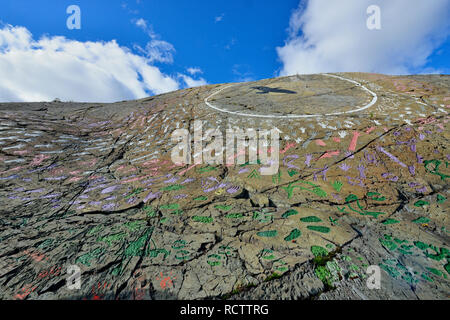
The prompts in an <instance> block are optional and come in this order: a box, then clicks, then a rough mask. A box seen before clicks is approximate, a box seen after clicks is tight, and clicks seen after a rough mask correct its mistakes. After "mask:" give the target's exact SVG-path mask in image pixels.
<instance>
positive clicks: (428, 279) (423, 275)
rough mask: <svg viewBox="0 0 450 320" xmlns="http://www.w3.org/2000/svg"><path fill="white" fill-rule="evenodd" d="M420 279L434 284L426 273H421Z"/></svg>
mask: <svg viewBox="0 0 450 320" xmlns="http://www.w3.org/2000/svg"><path fill="white" fill-rule="evenodd" d="M421 277H422V279H425V280H427V281H428V282H434V280H433V279H431V278H430V277H429V276H428V275H427V274H426V273H422V275H421Z"/></svg>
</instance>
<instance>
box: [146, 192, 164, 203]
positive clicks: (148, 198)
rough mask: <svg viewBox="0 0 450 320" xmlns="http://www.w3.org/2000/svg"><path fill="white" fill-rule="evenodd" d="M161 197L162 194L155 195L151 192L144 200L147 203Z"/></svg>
mask: <svg viewBox="0 0 450 320" xmlns="http://www.w3.org/2000/svg"><path fill="white" fill-rule="evenodd" d="M159 197H161V192H157V193H153V192H151V191H150V193H149V194H148V195H147V196H146V197H145V198H144V202H147V201H148V200H150V199H156V198H159Z"/></svg>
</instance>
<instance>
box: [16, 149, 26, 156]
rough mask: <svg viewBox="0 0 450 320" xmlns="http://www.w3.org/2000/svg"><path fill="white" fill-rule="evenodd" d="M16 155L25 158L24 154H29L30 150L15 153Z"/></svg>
mask: <svg viewBox="0 0 450 320" xmlns="http://www.w3.org/2000/svg"><path fill="white" fill-rule="evenodd" d="M13 153H14V154H17V155H19V156H23V155H24V154H27V153H28V150H19V151H14V152H13Z"/></svg>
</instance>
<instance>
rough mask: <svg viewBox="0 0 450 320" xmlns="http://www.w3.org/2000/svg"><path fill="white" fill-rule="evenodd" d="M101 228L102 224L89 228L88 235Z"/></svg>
mask: <svg viewBox="0 0 450 320" xmlns="http://www.w3.org/2000/svg"><path fill="white" fill-rule="evenodd" d="M102 229H103V226H102V225H98V226H96V227H93V228H92V229H91V230H89V232H88V233H87V235H88V236H90V235H93V234H95V233H98V232H99V231H100V230H102Z"/></svg>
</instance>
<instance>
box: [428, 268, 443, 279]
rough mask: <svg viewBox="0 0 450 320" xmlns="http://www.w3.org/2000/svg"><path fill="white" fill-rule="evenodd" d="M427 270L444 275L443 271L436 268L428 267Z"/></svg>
mask: <svg viewBox="0 0 450 320" xmlns="http://www.w3.org/2000/svg"><path fill="white" fill-rule="evenodd" d="M427 270H428V271H430V272H431V273H432V274H434V275H437V276H439V277H442V276H443V275H444V274H443V273H442V271H440V270H438V269H435V268H430V267H427Z"/></svg>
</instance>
